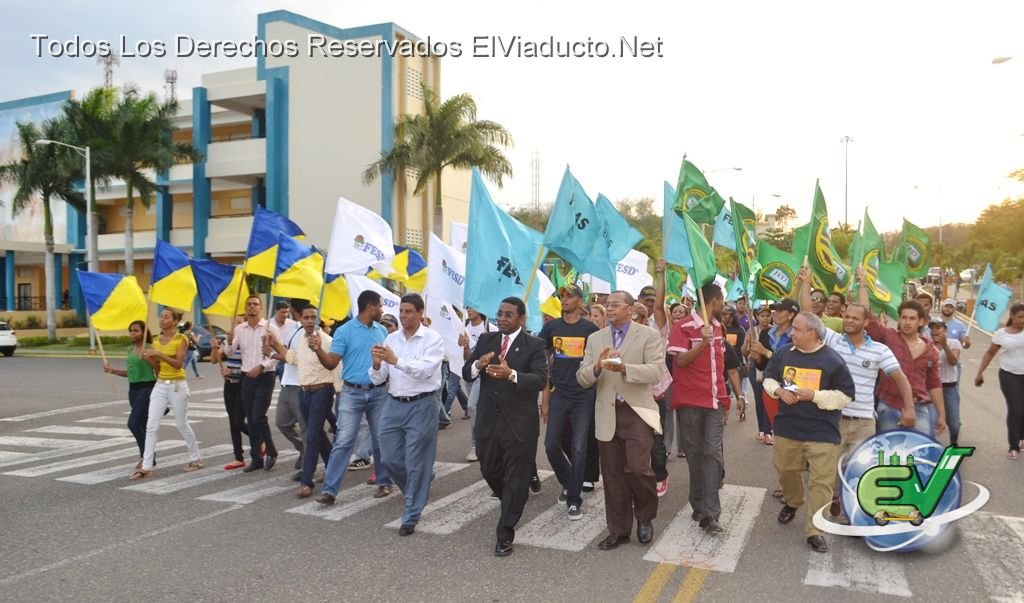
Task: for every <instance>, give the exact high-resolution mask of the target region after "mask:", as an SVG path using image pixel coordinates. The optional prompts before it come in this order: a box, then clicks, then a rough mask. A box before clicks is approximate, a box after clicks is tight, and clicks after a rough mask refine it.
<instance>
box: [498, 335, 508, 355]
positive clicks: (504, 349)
mask: <svg viewBox="0 0 1024 603" xmlns="http://www.w3.org/2000/svg"><path fill="white" fill-rule="evenodd" d="M507 351H508V335H505V336H504V338H503V339H502V340H501V354H500V356H501V357H502V358H504V357H505V352H507Z"/></svg>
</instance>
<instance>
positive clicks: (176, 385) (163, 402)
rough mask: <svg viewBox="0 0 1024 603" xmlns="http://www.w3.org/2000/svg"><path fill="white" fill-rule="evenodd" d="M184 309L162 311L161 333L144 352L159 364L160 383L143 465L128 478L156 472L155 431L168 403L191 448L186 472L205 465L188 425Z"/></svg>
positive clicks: (155, 389)
mask: <svg viewBox="0 0 1024 603" xmlns="http://www.w3.org/2000/svg"><path fill="white" fill-rule="evenodd" d="M180 320H181V312H178V311H176V310H171V309H170V308H165V309H164V311H163V312H161V313H160V336H159V337H158V338H157V339H156V340H155V341H154V342H153V348H152V349H147V350H144V351H143V352H142V357H143V358H144V359H146V360H147V361H149V362H150V363H154V362H155V363H156V366H158V367H159V368H158V373H157V383H156V385H155V386H154V387H153V393H152V394H151V395H150V400H149V418H148V421H147V423H146V447H145V451H144V452H143V455H142V466H141V467H139V468H138V469H136V470H135V472H134V473H132V474H131V476H130V477H129V479H132V480H138V479H142V478H145V477H150V476H152V475H153V457H154V455H155V453H156V433H157V430H159V429H160V419H161V418H162V417H163V414H164V410H166V409H167V407H168V406H170V407H171V410H172V411H173V412H174V420H175V423H176V425H177V427H178V431H179V432H180V433H181V436H182V437H183V438H184V439H185V447H186V448H187V449H188V458H189V463H188V465H186V466H185V471H196V470H198V469H202V468H203V461H202V459H201V458H200V457H199V444H198V442H196V434H195V433H194V432H193V431H192V427H191V426H189V424H188V399H189V391H188V382H187V381H186V379H185V376H186V375H185V354H186V353H187V352H188V339H186V338H185V335H183V334H182V333H179V332H178V321H180Z"/></svg>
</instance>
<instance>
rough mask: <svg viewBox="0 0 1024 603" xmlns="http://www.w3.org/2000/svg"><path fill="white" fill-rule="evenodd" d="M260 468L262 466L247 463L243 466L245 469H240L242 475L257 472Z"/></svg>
mask: <svg viewBox="0 0 1024 603" xmlns="http://www.w3.org/2000/svg"><path fill="white" fill-rule="evenodd" d="M262 468H263V465H254V464H252V463H249V464H248V465H246V466H245V469H242V473H252V472H253V471H259V470H260V469H262Z"/></svg>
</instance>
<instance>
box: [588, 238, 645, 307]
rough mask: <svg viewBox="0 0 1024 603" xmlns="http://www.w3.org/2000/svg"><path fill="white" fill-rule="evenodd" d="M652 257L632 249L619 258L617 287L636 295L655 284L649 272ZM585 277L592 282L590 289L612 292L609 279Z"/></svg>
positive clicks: (595, 291) (597, 291) (616, 275)
mask: <svg viewBox="0 0 1024 603" xmlns="http://www.w3.org/2000/svg"><path fill="white" fill-rule="evenodd" d="M649 261H650V258H648V257H647V254H645V253H642V252H640V251H637V250H636V249H630V250H629V253H627V254H626V257H624V258H622V259H621V260H619V263H618V265H617V266H616V267H615V278H616V280H617V281H618V282H617V283H616V288H617V289H620V290H622V291H629V292H630V293H632V294H633V296H634V297H636V296H637V295H639V294H640V290H641V289H643V288H644V287H646V286H647V285H653V284H654V277H652V276H651V273H650V272H647V262H649ZM583 279H584V281H586V282H589V283H590V290H591V291H592V292H594V293H611V292H612V286H611V283H609V282H608V281H604V280H601V279H599V278H597V277H596V276H591V275H589V274H585V275H583Z"/></svg>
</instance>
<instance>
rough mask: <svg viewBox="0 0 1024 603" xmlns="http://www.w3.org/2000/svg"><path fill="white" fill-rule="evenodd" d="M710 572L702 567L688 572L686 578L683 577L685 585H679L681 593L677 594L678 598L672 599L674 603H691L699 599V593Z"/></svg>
mask: <svg viewBox="0 0 1024 603" xmlns="http://www.w3.org/2000/svg"><path fill="white" fill-rule="evenodd" d="M707 576H708V570H706V569H704V568H701V567H691V568H690V569H689V570H687V572H686V576H684V577H683V583H682V584H680V585H679V592H677V593H676V598H675V599H672V603H690V602H691V601H694V600H695V599H696V598H697V593H699V592H700V587H701V586H702V585H703V584H704V578H707Z"/></svg>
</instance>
